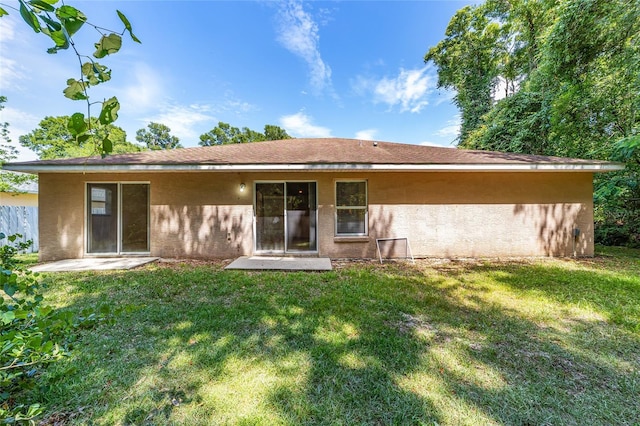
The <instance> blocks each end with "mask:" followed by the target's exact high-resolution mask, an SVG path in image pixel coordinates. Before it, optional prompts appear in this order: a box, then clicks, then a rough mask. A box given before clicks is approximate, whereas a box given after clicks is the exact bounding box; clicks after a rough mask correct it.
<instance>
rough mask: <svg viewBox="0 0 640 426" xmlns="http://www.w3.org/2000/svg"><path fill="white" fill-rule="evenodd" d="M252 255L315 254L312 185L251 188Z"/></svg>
mask: <svg viewBox="0 0 640 426" xmlns="http://www.w3.org/2000/svg"><path fill="white" fill-rule="evenodd" d="M255 197H256V200H255V203H256V204H255V235H256V252H262V253H282V252H286V253H304V252H317V251H318V246H317V220H318V219H317V195H316V182H269V183H262V182H260V183H256V186H255Z"/></svg>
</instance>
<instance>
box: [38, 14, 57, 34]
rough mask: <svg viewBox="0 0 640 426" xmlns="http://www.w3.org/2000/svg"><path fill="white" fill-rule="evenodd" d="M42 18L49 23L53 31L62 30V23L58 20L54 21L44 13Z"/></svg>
mask: <svg viewBox="0 0 640 426" xmlns="http://www.w3.org/2000/svg"><path fill="white" fill-rule="evenodd" d="M40 18H42V20H43V21H44V22H45V23H46V24H47V26H48V27H49V29H50V30H51V31H60V30H61V29H62V25H61V24H60V22H58V21H54V20H53V19H51V18H49V17H48V16H47V15H42V16H41V17H40Z"/></svg>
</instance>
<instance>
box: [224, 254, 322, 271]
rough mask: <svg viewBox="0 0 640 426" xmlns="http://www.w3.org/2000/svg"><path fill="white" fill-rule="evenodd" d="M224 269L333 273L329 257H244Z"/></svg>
mask: <svg viewBox="0 0 640 426" xmlns="http://www.w3.org/2000/svg"><path fill="white" fill-rule="evenodd" d="M224 269H245V270H254V271H255V270H271V271H331V269H332V268H331V259H329V258H328V257H266V256H242V257H239V258H237V259H236V260H234V261H233V262H231V263H230V264H229V265H227V266H226V267H225V268H224Z"/></svg>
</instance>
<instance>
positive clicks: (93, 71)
mask: <svg viewBox="0 0 640 426" xmlns="http://www.w3.org/2000/svg"><path fill="white" fill-rule="evenodd" d="M82 75H84V76H85V77H86V78H87V80H88V81H89V84H90V85H92V86H95V85H96V84H100V83H104V82H105V81H109V80H111V70H109V69H108V68H107V67H105V66H104V65H100V64H98V63H97V62H85V63H84V64H82Z"/></svg>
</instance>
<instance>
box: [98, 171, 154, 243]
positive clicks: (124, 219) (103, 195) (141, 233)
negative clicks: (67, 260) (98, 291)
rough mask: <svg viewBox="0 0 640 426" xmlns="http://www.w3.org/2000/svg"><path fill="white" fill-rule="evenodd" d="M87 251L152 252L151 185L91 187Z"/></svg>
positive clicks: (121, 184) (100, 184) (134, 184)
mask: <svg viewBox="0 0 640 426" xmlns="http://www.w3.org/2000/svg"><path fill="white" fill-rule="evenodd" d="M87 252H88V253H90V254H133V253H148V252H149V184H147V183H89V184H87Z"/></svg>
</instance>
